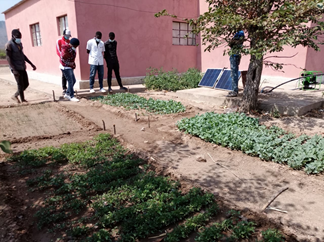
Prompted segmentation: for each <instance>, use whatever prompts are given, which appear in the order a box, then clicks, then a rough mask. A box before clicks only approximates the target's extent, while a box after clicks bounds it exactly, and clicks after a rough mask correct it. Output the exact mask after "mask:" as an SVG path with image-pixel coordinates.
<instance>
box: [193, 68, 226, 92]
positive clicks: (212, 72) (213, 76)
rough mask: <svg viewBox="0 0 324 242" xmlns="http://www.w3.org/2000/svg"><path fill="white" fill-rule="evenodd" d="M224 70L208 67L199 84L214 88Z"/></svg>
mask: <svg viewBox="0 0 324 242" xmlns="http://www.w3.org/2000/svg"><path fill="white" fill-rule="evenodd" d="M222 71H223V69H207V71H206V73H205V75H204V76H203V78H202V79H201V81H200V82H199V84H198V86H199V87H210V88H213V87H214V86H215V84H216V82H217V81H218V79H219V77H220V75H221V73H222Z"/></svg>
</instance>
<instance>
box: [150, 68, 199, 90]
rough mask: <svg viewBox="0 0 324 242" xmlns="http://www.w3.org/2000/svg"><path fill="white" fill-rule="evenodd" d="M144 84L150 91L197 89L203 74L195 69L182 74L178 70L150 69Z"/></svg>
mask: <svg viewBox="0 0 324 242" xmlns="http://www.w3.org/2000/svg"><path fill="white" fill-rule="evenodd" d="M148 71H149V72H148V73H147V74H146V77H145V79H144V84H145V86H146V87H147V88H148V89H153V90H158V91H161V90H167V91H178V90H183V89H190V88H197V87H198V84H199V81H200V80H201V78H202V75H201V73H200V72H199V71H198V70H197V69H194V68H190V69H189V70H188V71H187V72H185V73H183V74H180V73H178V72H177V71H176V70H173V71H169V72H164V71H163V69H162V68H161V69H160V70H158V69H156V68H150V69H148Z"/></svg>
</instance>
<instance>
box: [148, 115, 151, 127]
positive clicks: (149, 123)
mask: <svg viewBox="0 0 324 242" xmlns="http://www.w3.org/2000/svg"><path fill="white" fill-rule="evenodd" d="M147 121H148V127H149V128H151V121H150V116H147Z"/></svg>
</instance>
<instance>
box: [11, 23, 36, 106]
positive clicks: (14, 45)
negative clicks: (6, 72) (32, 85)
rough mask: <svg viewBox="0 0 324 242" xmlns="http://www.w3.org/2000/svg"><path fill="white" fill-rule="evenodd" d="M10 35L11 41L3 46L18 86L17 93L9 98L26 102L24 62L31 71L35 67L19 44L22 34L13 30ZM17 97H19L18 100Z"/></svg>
mask: <svg viewBox="0 0 324 242" xmlns="http://www.w3.org/2000/svg"><path fill="white" fill-rule="evenodd" d="M11 35H12V38H11V40H9V41H8V42H7V43H6V45H5V49H6V57H7V61H8V63H9V66H10V69H11V72H12V74H14V76H15V79H16V82H17V86H18V90H17V92H16V93H15V94H14V95H13V96H12V97H11V98H12V99H13V100H14V101H15V102H17V103H20V102H27V100H26V99H25V96H24V91H25V90H26V89H27V87H28V86H29V81H28V75H27V72H26V62H27V63H28V64H30V65H31V66H32V68H33V71H35V70H36V66H35V65H34V64H33V63H32V62H31V61H30V60H29V59H28V58H27V56H25V55H24V52H23V45H22V43H21V38H22V34H21V33H20V31H19V30H18V29H13V30H12V32H11ZM18 96H20V100H19V98H18Z"/></svg>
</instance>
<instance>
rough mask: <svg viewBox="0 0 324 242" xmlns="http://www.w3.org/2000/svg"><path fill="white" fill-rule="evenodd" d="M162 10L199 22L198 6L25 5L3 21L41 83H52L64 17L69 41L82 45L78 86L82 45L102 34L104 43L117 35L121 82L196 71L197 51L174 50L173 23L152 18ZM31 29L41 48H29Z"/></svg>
mask: <svg viewBox="0 0 324 242" xmlns="http://www.w3.org/2000/svg"><path fill="white" fill-rule="evenodd" d="M163 9H168V11H169V12H170V13H172V14H176V15H178V16H179V18H180V19H184V18H189V17H197V16H198V13H199V12H198V0H154V1H152V0H141V1H132V0H76V1H66V0H28V1H26V2H24V3H23V4H21V5H20V6H17V7H16V8H14V9H13V10H11V11H9V12H8V13H6V14H5V17H6V25H7V33H8V34H9V36H11V30H12V29H13V28H19V29H20V31H21V32H22V34H23V38H22V42H23V45H24V52H25V54H26V55H27V56H28V58H29V59H30V60H31V61H32V62H33V63H34V64H35V65H36V66H37V73H38V76H39V77H40V78H42V79H44V78H45V75H42V74H49V75H54V76H56V78H58V76H60V75H61V72H60V70H59V68H58V66H59V59H58V57H57V55H56V51H55V43H56V40H57V39H58V38H60V37H61V36H62V34H60V35H59V33H58V25H57V17H59V16H62V15H65V14H67V16H68V22H69V29H70V30H71V32H72V37H77V38H79V40H80V46H79V49H78V55H77V60H76V64H77V68H76V70H75V74H76V77H77V79H79V80H88V79H89V69H90V68H89V65H88V54H87V53H86V42H87V41H88V40H89V39H91V38H93V37H94V35H95V32H96V31H101V32H102V33H103V40H104V41H106V40H108V34H109V32H111V31H113V32H115V34H116V40H117V41H118V57H119V62H120V66H121V76H122V77H136V76H145V74H146V72H147V68H149V67H154V68H162V67H163V69H164V70H167V71H168V70H171V69H173V68H175V69H177V70H178V71H180V72H184V71H186V70H187V69H188V68H191V67H197V59H198V58H197V56H198V55H197V52H198V50H199V47H197V46H175V45H172V18H171V17H161V18H155V17H154V14H155V13H157V12H158V11H161V10H163ZM34 23H39V24H40V31H41V36H42V46H37V47H33V46H32V38H31V33H30V25H31V24H34ZM28 68H29V70H31V68H30V67H28ZM106 72H107V68H106V67H105V73H106ZM105 76H106V74H105ZM34 77H35V75H34Z"/></svg>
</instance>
